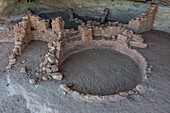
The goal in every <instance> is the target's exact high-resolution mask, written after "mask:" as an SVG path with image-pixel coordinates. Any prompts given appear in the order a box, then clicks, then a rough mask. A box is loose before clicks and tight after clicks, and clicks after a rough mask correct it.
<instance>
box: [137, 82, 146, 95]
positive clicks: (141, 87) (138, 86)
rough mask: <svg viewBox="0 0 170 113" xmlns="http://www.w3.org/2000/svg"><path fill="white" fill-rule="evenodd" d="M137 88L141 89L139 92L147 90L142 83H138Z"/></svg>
mask: <svg viewBox="0 0 170 113" xmlns="http://www.w3.org/2000/svg"><path fill="white" fill-rule="evenodd" d="M136 89H137V90H138V91H139V93H144V92H145V88H144V87H143V86H142V85H140V84H139V85H137V86H136Z"/></svg>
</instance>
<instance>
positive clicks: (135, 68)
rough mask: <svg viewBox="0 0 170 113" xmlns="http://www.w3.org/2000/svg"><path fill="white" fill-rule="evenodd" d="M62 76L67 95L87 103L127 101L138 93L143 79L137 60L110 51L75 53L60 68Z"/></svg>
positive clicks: (99, 50)
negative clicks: (126, 98) (135, 90)
mask: <svg viewBox="0 0 170 113" xmlns="http://www.w3.org/2000/svg"><path fill="white" fill-rule="evenodd" d="M60 72H61V73H62V74H63V75H64V79H63V84H62V85H61V90H62V91H63V93H65V94H69V95H72V96H73V97H77V98H81V99H83V100H86V101H115V100H119V99H122V98H125V96H127V95H129V94H130V95H131V94H134V93H135V92H134V89H135V87H136V86H137V85H138V84H140V83H141V82H142V79H143V77H142V76H143V73H142V68H140V65H139V64H138V63H137V62H136V61H135V60H133V59H132V58H131V57H130V56H127V55H125V54H123V53H121V52H118V51H116V50H114V49H113V48H110V47H109V48H108V47H107V48H99V47H94V48H88V49H84V50H79V51H73V52H72V53H71V54H69V55H67V57H66V58H64V61H62V63H61V64H60ZM69 85H70V86H71V87H70V86H69ZM120 95H123V96H120Z"/></svg>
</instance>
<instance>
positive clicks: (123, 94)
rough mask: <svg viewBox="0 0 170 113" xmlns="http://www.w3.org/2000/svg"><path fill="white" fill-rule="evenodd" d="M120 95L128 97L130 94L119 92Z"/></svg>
mask: <svg viewBox="0 0 170 113" xmlns="http://www.w3.org/2000/svg"><path fill="white" fill-rule="evenodd" d="M119 95H121V96H127V95H128V93H126V92H119Z"/></svg>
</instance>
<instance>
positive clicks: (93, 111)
mask: <svg viewBox="0 0 170 113" xmlns="http://www.w3.org/2000/svg"><path fill="white" fill-rule="evenodd" d="M142 35H143V37H144V39H145V41H146V43H148V44H149V46H148V48H146V49H137V50H138V51H139V52H140V53H141V54H142V55H143V56H144V57H145V58H146V59H147V61H148V62H149V65H151V66H152V73H151V74H149V76H148V79H147V80H146V81H144V82H142V83H141V84H143V85H144V87H145V93H141V94H135V95H132V96H129V97H128V98H126V99H124V100H121V101H115V102H108V103H107V102H103V103H99V102H95V103H93V102H86V101H83V100H79V99H76V98H73V97H71V96H69V95H66V96H65V95H63V94H62V92H61V90H60V88H59V85H60V84H61V83H62V82H64V81H66V82H68V81H67V79H68V78H69V77H68V75H66V78H65V79H64V80H63V81H62V82H60V81H45V82H40V83H39V84H37V85H31V84H29V82H28V79H27V77H26V76H24V75H22V74H20V73H19V71H20V69H21V68H22V67H25V66H26V67H27V68H28V69H29V70H30V72H31V75H32V76H35V73H36V68H37V67H38V65H39V63H40V61H41V59H42V57H43V55H44V54H45V52H46V51H47V45H46V43H45V42H41V41H33V42H31V44H30V45H29V46H28V47H27V48H26V50H25V51H24V52H23V54H22V55H21V56H19V57H18V58H17V59H18V60H17V63H16V65H15V66H14V67H13V68H12V70H10V71H9V72H7V71H5V66H7V64H8V58H7V56H9V55H10V53H11V51H12V47H13V43H0V53H1V54H0V62H1V65H0V81H1V82H0V113H169V111H170V96H169V95H170V68H169V67H170V50H169V48H170V34H167V33H163V32H159V31H149V32H145V33H143V34H142ZM94 53H95V54H94ZM85 54H91V55H90V56H88V57H85V56H86V55H85ZM105 55H107V56H105ZM117 55H118V56H117ZM111 56H113V58H112V57H111ZM94 57H96V59H94ZM78 58H81V59H78ZM69 59H71V62H73V63H71V64H70V60H69ZM97 59H98V60H102V61H99V62H98V64H96V63H97V62H96V61H97ZM115 59H117V60H115ZM121 59H125V60H123V61H122V60H121ZM22 61H26V62H25V63H22ZM90 61H92V62H90ZM104 61H110V64H103V63H104ZM115 62H116V64H117V66H118V67H120V68H122V69H124V71H123V72H122V71H121V70H120V69H117V66H115V65H113V64H114V63H115ZM119 62H120V63H119ZM124 62H126V63H127V65H121V64H122V63H124ZM80 63H81V65H80ZM82 63H83V64H82ZM89 63H91V66H90V67H89V68H88V65H89ZM92 63H93V64H92ZM67 64H68V65H67ZM76 64H78V65H80V66H79V67H77V68H78V70H74V71H75V73H73V74H75V75H76V73H77V76H79V78H78V81H76V80H74V79H71V80H74V81H73V82H76V83H79V80H81V77H84V78H85V76H86V75H87V78H85V80H88V79H89V80H90V85H94V83H91V82H92V81H93V80H94V82H96V81H95V80H96V79H95V77H92V75H107V77H109V78H110V77H112V76H111V75H110V74H109V72H110V73H116V72H118V73H121V75H120V76H122V77H123V76H125V75H126V76H128V77H132V76H130V74H127V73H131V74H132V75H133V77H132V78H131V79H130V80H125V85H132V86H133V85H134V84H135V83H138V82H136V81H137V80H139V81H140V79H139V78H140V75H137V73H139V70H138V67H137V66H136V64H135V63H134V62H133V60H131V59H130V58H129V57H127V56H124V55H122V56H121V55H120V54H119V53H116V52H115V51H111V50H103V49H102V50H100V49H97V50H96V49H92V50H87V51H84V52H80V53H77V54H73V55H72V56H70V57H68V59H66V61H65V62H64V63H63V68H65V69H63V71H65V70H68V69H69V68H70V66H71V65H73V67H74V66H75V65H76ZM95 64H96V65H95ZM106 65H107V66H108V67H109V68H107V67H106ZM81 67H82V68H81ZM75 68H76V66H75V67H74V68H73V69H75ZM100 68H101V69H106V70H107V69H108V72H107V73H105V72H103V71H102V70H101V69H100ZM115 68H116V69H115ZM111 69H115V70H116V71H115V70H114V71H111ZM127 69H130V70H133V69H135V71H130V70H127ZM117 70H118V71H117ZM72 71H73V70H72ZM72 71H71V70H69V72H68V73H72ZM65 73H67V72H65ZM91 73H93V74H92V75H91ZM98 73H99V74H98ZM100 73H102V74H100ZM115 75H118V74H115ZM135 75H136V76H139V78H138V77H134V76H135ZM71 76H72V77H76V76H74V75H71ZM71 76H70V77H71ZM120 76H119V77H118V78H117V79H118V80H120V81H117V82H122V81H123V78H124V77H123V78H122V79H119V78H120ZM91 77H92V79H91ZM115 77H116V76H115ZM125 78H126V77H125ZM125 78H124V79H125ZM113 79H114V77H113V78H111V80H109V79H108V78H107V79H106V82H105V84H107V82H108V80H109V84H110V81H112V80H113ZM134 79H135V80H134ZM83 80H84V79H83ZM103 81H104V80H102V82H101V81H100V82H101V83H100V82H99V83H98V84H99V85H98V86H102V84H103ZM113 81H114V80H113ZM130 81H132V82H130ZM71 82H72V81H71ZM76 83H75V84H76ZM115 83H116V82H115ZM122 83H124V82H122ZM81 84H87V86H88V82H87V81H84V82H82V83H81ZM117 85H119V84H118V83H117V84H116V86H117ZM108 86H109V88H110V87H111V86H112V85H108ZM120 86H121V85H120ZM120 86H118V87H120ZM125 87H130V86H125ZM76 88H80V89H81V87H80V86H78V85H76ZM96 88H98V87H96ZM112 88H113V86H112ZM81 90H82V89H81ZM82 91H87V90H82ZM96 91H101V90H100V89H99V90H96ZM106 92H107V93H110V90H108V87H107V89H106ZM92 93H93V92H92ZM94 93H98V92H95V91H94ZM100 93H101V92H100ZM102 93H103V94H104V92H102Z"/></svg>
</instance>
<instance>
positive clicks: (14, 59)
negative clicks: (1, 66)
mask: <svg viewBox="0 0 170 113" xmlns="http://www.w3.org/2000/svg"><path fill="white" fill-rule="evenodd" d="M9 61H10V62H16V61H17V60H16V58H13V59H9Z"/></svg>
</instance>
